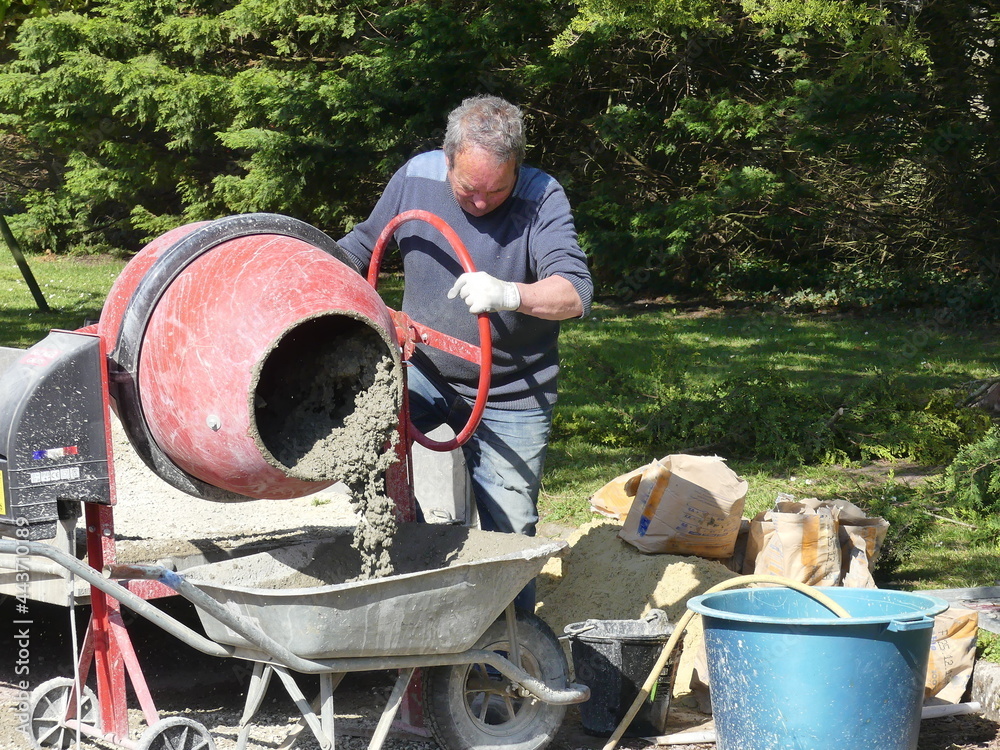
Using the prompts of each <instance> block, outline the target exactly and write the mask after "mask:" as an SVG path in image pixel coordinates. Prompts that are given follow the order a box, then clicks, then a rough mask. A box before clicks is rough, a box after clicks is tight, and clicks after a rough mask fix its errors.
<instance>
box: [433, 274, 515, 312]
mask: <svg viewBox="0 0 1000 750" xmlns="http://www.w3.org/2000/svg"><path fill="white" fill-rule="evenodd" d="M455 297H461V298H462V299H463V300H465V304H467V305H468V306H469V312H470V313H473V314H478V313H484V312H498V311H499V310H516V309H517V308H519V307H520V306H521V293H520V292H519V291H518V289H517V284H515V283H514V282H513V281H501V280H500V279H495V278H493V277H492V276H490V275H489V274H488V273H486V272H485V271H476V272H475V273H463V274H462V275H461V276H459V277H458V278H457V279H456V280H455V285H454V286H453V287H452V288H451V289H450V290H449V291H448V299H455Z"/></svg>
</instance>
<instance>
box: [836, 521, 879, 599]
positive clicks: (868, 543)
mask: <svg viewBox="0 0 1000 750" xmlns="http://www.w3.org/2000/svg"><path fill="white" fill-rule="evenodd" d="M888 530H889V522H888V521H886V520H885V519H884V518H857V519H854V518H849V519H848V518H844V517H843V516H842V517H841V519H840V555H841V573H842V576H841V580H840V585H841V586H845V587H847V588H857V589H874V588H878V587H877V586H876V585H875V579H874V578H873V577H872V573H873V572H874V570H875V561H876V560H878V556H879V553H880V552H881V551H882V542H883V541H885V534H886V532H887V531H888Z"/></svg>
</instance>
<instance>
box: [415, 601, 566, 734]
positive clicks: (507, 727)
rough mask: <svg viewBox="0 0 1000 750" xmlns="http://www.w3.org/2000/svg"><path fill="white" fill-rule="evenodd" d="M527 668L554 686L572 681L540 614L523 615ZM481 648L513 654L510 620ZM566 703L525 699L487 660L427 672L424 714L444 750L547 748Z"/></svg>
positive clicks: (499, 622) (521, 628)
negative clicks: (509, 637)
mask: <svg viewBox="0 0 1000 750" xmlns="http://www.w3.org/2000/svg"><path fill="white" fill-rule="evenodd" d="M517 636H518V643H519V646H520V654H521V667H522V668H523V669H524V671H525V672H527V673H528V674H530V675H531V676H532V677H537V678H538V679H540V680H542V681H543V682H544V683H545V684H546V685H548V686H549V687H552V688H559V689H561V688H564V687H566V685H567V683H568V681H569V669H568V667H567V664H566V656H565V653H564V652H563V650H562V646H560V645H559V641H558V640H557V639H556V637H555V635H554V634H553V633H552V630H551V629H550V628H549V626H548V625H546V624H545V623H544V622H543V621H542V620H541V619H540V618H538V617H536V616H535V615H533V614H529V613H526V612H520V611H519V612H518V613H517ZM476 648H479V649H486V650H489V651H495V652H497V653H499V654H500V655H501V656H503V657H505V658H507V657H508V653H509V650H510V644H509V642H508V640H507V620H506V618H505V617H501V618H500V619H499V620H497V621H496V622H495V623H493V624H492V625H491V626H490V628H489V630H487V631H486V633H485V634H484V635H483V637H482V638H480V639H479V642H478V643H477V644H476ZM565 714H566V706H557V705H553V704H550V703H544V702H543V701H540V700H538V699H537V698H534V697H532V696H528V697H523V696H522V695H521V693H520V692H519V691H518V690H517V686H516V685H513V684H512V683H511V681H510V680H508V679H507V678H506V677H504V676H503V675H502V674H500V673H499V672H497V671H496V670H495V669H493V668H491V667H488V666H487V665H485V664H454V665H450V666H445V667H433V668H429V669H426V670H424V718H425V720H426V721H427V724H428V726H429V727H430V730H431V732H432V733H433V735H434V738H435V739H436V740H437V742H438V744H439V745H440V746H441V747H442V748H443V750H485V749H486V748H490V750H497V749H498V748H503V750H541V748H544V747H545V746H546V745H548V744H549V743H550V742H551V741H552V739H553V738H554V737H555V735H556V732H557V731H558V730H559V726H560V725H561V724H562V720H563V717H564V716H565Z"/></svg>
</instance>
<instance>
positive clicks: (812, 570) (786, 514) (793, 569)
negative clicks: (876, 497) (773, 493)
mask: <svg viewBox="0 0 1000 750" xmlns="http://www.w3.org/2000/svg"><path fill="white" fill-rule="evenodd" d="M840 565H841V553H840V539H839V528H838V524H837V519H836V516H835V515H834V512H833V510H832V509H831V508H829V507H824V506H819V507H817V506H815V505H813V504H810V503H804V502H803V503H797V502H781V501H779V502H777V503H775V507H774V509H773V510H768V511H763V512H761V513H758V514H757V516H756V517H755V518H754V519H753V520H752V521H751V522H750V537H749V539H748V540H747V551H746V557H745V559H744V566H743V572H744V573H745V574H748V575H749V574H755V575H773V576H781V577H783V578H790V579H791V580H793V581H798V582H800V583H806V584H809V585H810V586H836V585H837V584H838V583H839V582H840Z"/></svg>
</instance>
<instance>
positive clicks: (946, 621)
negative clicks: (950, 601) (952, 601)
mask: <svg viewBox="0 0 1000 750" xmlns="http://www.w3.org/2000/svg"><path fill="white" fill-rule="evenodd" d="M978 633H979V613H978V612H977V611H976V610H974V609H959V608H957V607H951V608H950V609H948V610H947V611H945V612H942V613H941V614H939V615H938V616H937V617H935V618H934V634H933V635H932V636H931V653H930V658H929V660H928V662H927V680H926V682H925V683H924V698H925V699H927V698H931V697H933V698H936V699H937V701H936V702H944V703H960V702H961V700H962V696H963V695H964V694H965V689H966V687H967V686H968V684H969V678H970V677H971V676H972V668H973V666H974V665H975V661H976V638H977V635H978Z"/></svg>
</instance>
